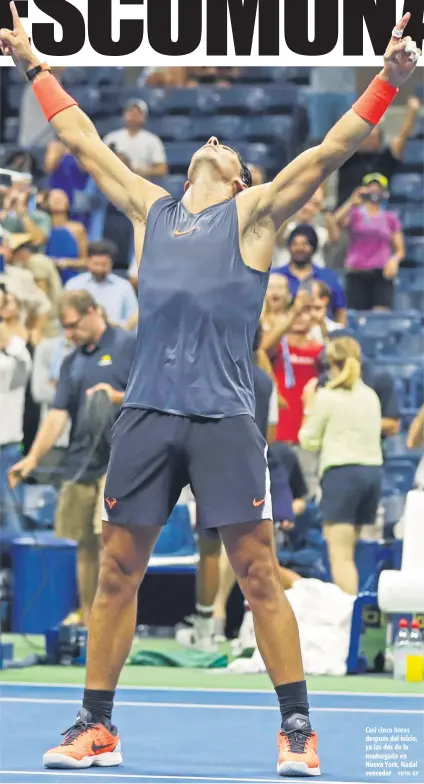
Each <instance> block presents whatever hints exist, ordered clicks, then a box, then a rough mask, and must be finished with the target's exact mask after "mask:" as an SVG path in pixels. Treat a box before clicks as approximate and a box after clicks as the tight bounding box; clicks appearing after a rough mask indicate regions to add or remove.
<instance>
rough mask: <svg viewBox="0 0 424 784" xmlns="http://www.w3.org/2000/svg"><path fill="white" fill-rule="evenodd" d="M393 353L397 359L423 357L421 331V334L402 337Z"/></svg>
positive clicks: (423, 345) (423, 349) (422, 334)
mask: <svg viewBox="0 0 424 784" xmlns="http://www.w3.org/2000/svg"><path fill="white" fill-rule="evenodd" d="M394 353H395V354H396V356H398V357H408V356H409V357H417V358H419V357H424V332H423V331H422V330H421V332H415V333H412V334H409V335H402V336H401V337H400V338H399V340H398V342H397V344H396V347H395V350H394Z"/></svg>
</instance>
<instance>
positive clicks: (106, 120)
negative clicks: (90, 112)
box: [95, 114, 123, 139]
mask: <svg viewBox="0 0 424 784" xmlns="http://www.w3.org/2000/svg"><path fill="white" fill-rule="evenodd" d="M95 125H96V128H97V132H98V134H99V136H101V137H102V139H103V137H104V136H106V134H108V133H111V132H112V131H119V129H120V128H122V126H123V120H122V117H121V115H120V114H119V115H115V117H101V118H98V119H97V120H96V122H95Z"/></svg>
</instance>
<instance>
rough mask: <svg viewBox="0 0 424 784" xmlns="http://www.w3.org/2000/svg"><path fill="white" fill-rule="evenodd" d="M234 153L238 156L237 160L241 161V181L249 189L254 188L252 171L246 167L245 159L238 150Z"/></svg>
mask: <svg viewBox="0 0 424 784" xmlns="http://www.w3.org/2000/svg"><path fill="white" fill-rule="evenodd" d="M233 149H234V148H233ZM234 152H235V154H236V155H237V158H238V159H239V163H240V179H241V181H242V183H243V185H246V186H247V187H248V188H251V187H252V182H253V180H252V172H251V171H250V169H248V168H247V166H246V164H245V162H244V160H243V158H242V157H241V155H240V153H239V152H238V150H234Z"/></svg>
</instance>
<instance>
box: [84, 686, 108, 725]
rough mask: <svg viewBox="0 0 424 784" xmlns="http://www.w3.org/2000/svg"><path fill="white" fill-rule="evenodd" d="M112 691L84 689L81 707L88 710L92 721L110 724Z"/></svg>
mask: <svg viewBox="0 0 424 784" xmlns="http://www.w3.org/2000/svg"><path fill="white" fill-rule="evenodd" d="M114 697H115V692H114V691H100V690H99V689H84V699H83V701H82V707H83V708H85V709H86V710H88V711H90V713H91V715H92V717H93V721H95V722H99V723H100V724H106V725H110V721H111V718H112V710H113V699H114Z"/></svg>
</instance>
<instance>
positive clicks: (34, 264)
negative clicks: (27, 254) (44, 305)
mask: <svg viewBox="0 0 424 784" xmlns="http://www.w3.org/2000/svg"><path fill="white" fill-rule="evenodd" d="M27 267H28V269H29V270H30V271H31V272H32V274H33V277H34V280H35V282H36V284H37V286H38V288H40V289H41V290H42V291H44V293H45V294H46V295H47V297H48V298H49V300H50V303H51V309H50V313H49V315H48V319H47V321H46V323H45V325H44V328H43V335H42V337H44V338H53V337H56V335H58V333H59V321H58V305H59V299H60V297H61V294H62V290H63V289H62V281H61V279H60V275H59V273H58V271H57V267H56V265H55V263H54V261H52V259H49V257H48V256H44V254H43V253H34V255H33V256H31V258H30V259H29V261H28V263H27Z"/></svg>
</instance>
